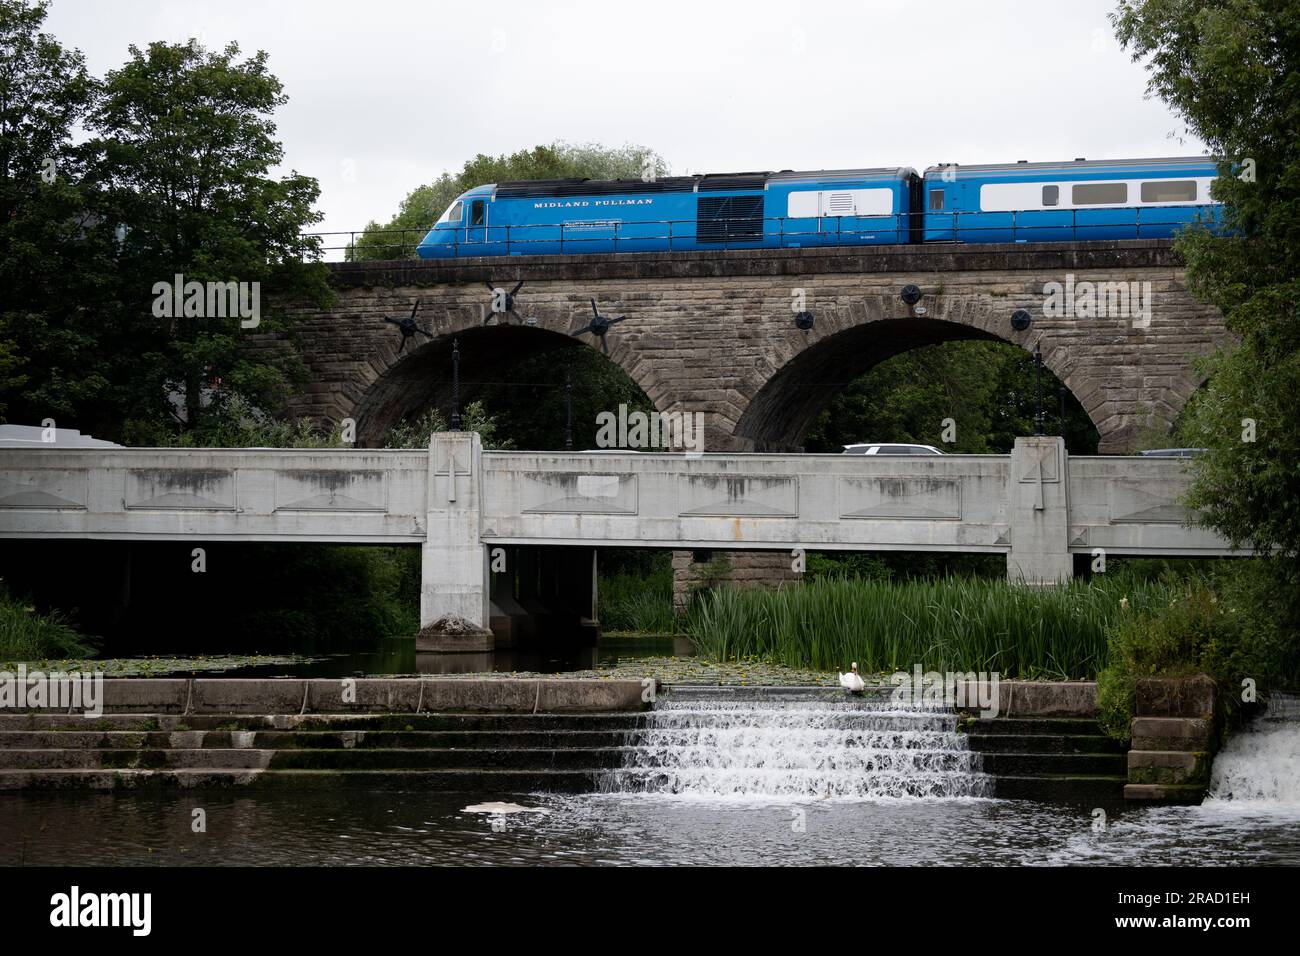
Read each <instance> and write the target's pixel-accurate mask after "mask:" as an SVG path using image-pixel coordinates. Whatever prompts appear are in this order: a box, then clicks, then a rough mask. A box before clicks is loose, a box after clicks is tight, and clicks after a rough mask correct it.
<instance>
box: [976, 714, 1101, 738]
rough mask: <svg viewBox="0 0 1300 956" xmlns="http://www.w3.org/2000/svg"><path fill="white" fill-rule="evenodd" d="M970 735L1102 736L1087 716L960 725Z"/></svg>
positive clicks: (1004, 719) (984, 720) (1000, 719)
mask: <svg viewBox="0 0 1300 956" xmlns="http://www.w3.org/2000/svg"><path fill="white" fill-rule="evenodd" d="M962 729H963V730H965V732H966V733H968V734H970V735H971V736H972V737H974V736H976V735H980V734H996V735H1006V734H1015V735H1017V736H1023V735H1025V734H1051V735H1055V736H1066V737H1096V736H1104V735H1103V734H1102V730H1101V727H1100V726H1099V725H1098V724H1097V721H1095V720H1092V719H1091V718H1087V717H993V718H991V719H990V718H981V719H979V720H974V721H971V722H970V723H967V724H964V725H962Z"/></svg>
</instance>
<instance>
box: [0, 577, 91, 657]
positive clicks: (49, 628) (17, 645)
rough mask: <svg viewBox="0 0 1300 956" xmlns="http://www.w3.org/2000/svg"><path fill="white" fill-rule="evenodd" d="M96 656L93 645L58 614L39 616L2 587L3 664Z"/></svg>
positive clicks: (0, 639) (0, 641) (0, 631)
mask: <svg viewBox="0 0 1300 956" xmlns="http://www.w3.org/2000/svg"><path fill="white" fill-rule="evenodd" d="M94 653H95V648H94V645H93V642H92V641H90V640H89V639H88V638H87V637H85V636H84V635H82V634H79V633H77V631H76V630H74V629H73V628H72V626H71V625H69V624H68V623H67V621H66V620H65V619H64V618H63V617H62V616H61V615H60V614H59V613H58V612H53V613H50V614H38V613H37V612H36V609H35V608H34V607H32V606H31V605H29V604H28V603H27V602H26V601H19V600H17V599H15V598H13V597H11V596H10V595H9V593H8V591H6V590H4V588H3V586H0V661H14V662H17V661H40V660H47V659H50V658H71V657H76V658H84V657H90V656H92V655H93V654H94Z"/></svg>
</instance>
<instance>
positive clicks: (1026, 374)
mask: <svg viewBox="0 0 1300 956" xmlns="http://www.w3.org/2000/svg"><path fill="white" fill-rule="evenodd" d="M1034 388H1035V386H1034V360H1033V357H1032V356H1030V355H1029V354H1028V353H1026V352H1025V351H1024V350H1023V349H1020V348H1017V347H1015V346H1010V345H1006V344H1003V343H998V342H945V343H942V344H939V345H931V346H926V347H924V348H918V349H914V350H912V351H910V352H905V353H903V354H902V355H897V356H894V357H893V358H891V359H888V360H886V361H884V362H882V363H880V364H879V365H877V366H875V367H874V368H872V369H870V370H869V371H867V372H865V373H864V374H862V375H860V376H858V377H857V378H856V379H854V380H853V381H852V382H851V383H850V384H849V385H847V386H846V387H845V388H844V389H843V391H841V392H840V393H839V394H838V395H836V397H835V399H834V400H833V401H832V402H831V404H830V405H829V406H828V407H827V409H826V410H825V411H824V412H823V413H822V414H821V415H820V416H819V417H818V419H817V421H816V422H814V424H813V427H812V428H811V429H810V430H809V433H808V437H807V439H806V441H805V447H806V448H807V449H808V451H816V452H837V451H839V450H840V448H841V446H843V445H847V444H851V443H854V442H913V443H918V444H923V445H934V446H935V447H937V448H941V449H942V450H944V451H946V452H950V453H956V454H993V453H997V454H1005V453H1007V452H1009V451H1010V450H1011V447H1012V445H1014V444H1015V440H1016V438H1017V436H1021V435H1032V434H1033V431H1034V410H1035V391H1034ZM1062 409H1064V411H1062ZM1043 411H1044V413H1045V422H1044V430H1045V431H1046V432H1047V433H1048V434H1053V435H1062V436H1064V437H1065V440H1066V448H1067V449H1069V451H1070V452H1071V453H1073V454H1095V453H1096V451H1097V429H1096V427H1095V426H1094V425H1093V424H1092V422H1091V420H1089V418H1088V416H1087V413H1086V412H1084V411H1083V409H1082V408H1081V407H1080V406H1079V403H1078V402H1077V401H1076V400H1075V398H1074V396H1073V395H1071V394H1070V393H1069V392H1068V391H1067V390H1064V389H1063V387H1062V386H1060V383H1059V382H1058V381H1057V380H1056V377H1055V376H1053V375H1052V374H1051V373H1050V372H1048V371H1047V370H1044V371H1043ZM947 419H951V420H952V423H953V425H954V430H955V439H956V440H955V441H953V442H950V443H945V442H944V441H943V436H944V429H945V422H946V420H947Z"/></svg>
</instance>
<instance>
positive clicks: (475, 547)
mask: <svg viewBox="0 0 1300 956" xmlns="http://www.w3.org/2000/svg"><path fill="white" fill-rule="evenodd" d="M482 467H483V446H482V443H481V442H480V441H479V436H478V433H477V432H439V433H437V434H435V435H434V436H433V438H432V439H431V440H430V442H429V474H428V498H427V502H426V511H425V513H426V522H425V539H424V545H423V551H422V555H421V563H420V564H421V566H420V633H419V635H418V636H417V638H416V641H415V649H416V651H490V650H493V649H495V646H496V643H495V640H494V638H493V636H492V631H491V630H489V628H488V622H489V620H490V608H489V596H490V593H491V583H490V581H491V575H490V571H489V565H488V549H487V548H486V547H485V546H484V545H483V544H482V542H481V540H480V539H481V535H482V525H483V521H482V501H481V496H482V480H481V472H482Z"/></svg>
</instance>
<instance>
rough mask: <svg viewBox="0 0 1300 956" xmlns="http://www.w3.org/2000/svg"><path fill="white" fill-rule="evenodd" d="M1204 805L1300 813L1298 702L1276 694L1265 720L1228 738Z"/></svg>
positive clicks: (1269, 702) (1296, 699)
mask: <svg viewBox="0 0 1300 956" xmlns="http://www.w3.org/2000/svg"><path fill="white" fill-rule="evenodd" d="M1205 802H1206V804H1207V805H1208V804H1227V803H1234V804H1242V805H1248V806H1253V805H1271V806H1278V807H1289V808H1295V809H1297V810H1300V698H1297V697H1295V696H1293V695H1283V694H1274V695H1273V696H1272V697H1271V698H1270V699H1269V701H1268V707H1267V709H1266V710H1265V712H1264V716H1262V717H1260V718H1258V719H1256V720H1255V721H1254V722H1253V723H1252V724H1251V725H1250V726H1249V727H1247V728H1246V729H1245V730H1242V731H1241V732H1240V733H1237V734H1234V735H1233V736H1232V737H1231V738H1230V739H1229V740H1228V743H1227V746H1225V747H1224V748H1223V750H1221V751H1220V752H1219V755H1218V756H1217V757H1215V759H1214V770H1213V773H1212V776H1211V779H1210V792H1209V794H1208V795H1207V796H1206V800H1205Z"/></svg>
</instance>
